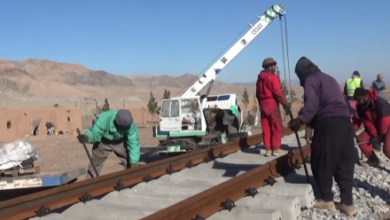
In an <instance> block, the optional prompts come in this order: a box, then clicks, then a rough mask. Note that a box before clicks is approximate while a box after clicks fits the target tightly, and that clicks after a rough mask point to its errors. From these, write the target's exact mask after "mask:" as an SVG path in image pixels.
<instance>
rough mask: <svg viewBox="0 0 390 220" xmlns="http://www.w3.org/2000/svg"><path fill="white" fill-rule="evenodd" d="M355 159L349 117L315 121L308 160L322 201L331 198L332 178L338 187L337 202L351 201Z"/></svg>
mask: <svg viewBox="0 0 390 220" xmlns="http://www.w3.org/2000/svg"><path fill="white" fill-rule="evenodd" d="M357 159H358V155H357V152H356V149H355V143H354V130H353V127H352V123H351V119H350V118H348V117H332V118H326V119H320V120H316V121H315V123H314V135H313V140H312V143H311V160H310V161H311V169H312V171H313V176H314V179H315V180H316V183H317V186H318V189H319V191H320V193H321V199H322V200H324V201H326V202H329V201H333V192H332V183H333V177H334V179H335V181H336V183H337V185H338V186H339V188H340V194H341V203H343V204H345V205H352V204H353V198H352V187H353V175H354V169H355V162H356V160H357Z"/></svg>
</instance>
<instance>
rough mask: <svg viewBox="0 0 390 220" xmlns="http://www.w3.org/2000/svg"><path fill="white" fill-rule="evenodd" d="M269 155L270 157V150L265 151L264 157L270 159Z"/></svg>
mask: <svg viewBox="0 0 390 220" xmlns="http://www.w3.org/2000/svg"><path fill="white" fill-rule="evenodd" d="M271 155H272V151H271V150H266V151H265V154H264V156H265V157H270V156H271Z"/></svg>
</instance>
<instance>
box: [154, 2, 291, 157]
mask: <svg viewBox="0 0 390 220" xmlns="http://www.w3.org/2000/svg"><path fill="white" fill-rule="evenodd" d="M282 15H284V8H283V6H281V5H277V4H275V5H272V6H271V7H270V8H268V9H267V10H266V11H265V13H264V14H263V15H261V16H258V20H257V22H256V23H255V24H254V25H252V24H251V23H249V27H250V29H249V30H248V31H247V32H246V33H245V34H244V35H243V36H242V37H241V38H240V39H239V40H238V41H237V42H236V43H235V44H234V45H233V46H231V47H230V49H229V50H227V51H226V52H225V54H223V55H222V57H220V58H219V59H218V60H217V61H216V62H215V63H214V64H213V65H212V66H211V67H210V68H209V69H208V70H206V71H205V73H204V74H203V75H202V76H201V77H200V78H199V79H198V80H197V81H196V82H195V83H194V84H193V85H192V86H191V87H190V88H189V89H188V90H187V91H186V92H185V93H184V94H183V95H182V96H181V97H173V98H170V99H163V100H162V104H161V110H160V111H159V112H158V113H159V115H160V125H159V126H154V127H153V136H154V137H155V138H164V140H160V145H159V146H158V152H159V153H178V152H186V151H189V150H196V149H199V148H202V147H208V146H210V145H211V144H218V143H226V142H228V141H232V140H237V139H238V138H240V137H242V136H248V135H251V128H252V126H254V125H257V124H258V117H259V110H258V109H259V108H258V106H257V112H255V116H253V115H249V114H248V118H247V119H246V120H245V121H243V114H242V113H241V108H240V106H239V102H238V99H237V96H236V94H221V95H209V93H210V90H211V87H212V86H213V83H214V81H215V79H216V78H217V76H218V74H219V73H220V72H221V71H222V70H223V68H225V67H226V66H227V65H228V64H229V63H230V62H231V61H232V60H233V59H234V58H235V57H236V56H237V55H238V54H239V53H240V52H241V51H242V50H243V49H244V48H245V47H246V46H248V45H249V43H250V42H252V41H253V40H254V39H255V38H256V37H257V36H258V35H259V34H260V33H261V32H262V31H263V30H264V29H265V28H266V27H267V26H268V25H269V24H271V23H272V21H273V20H274V19H275V18H277V17H279V16H282ZM207 84H209V86H208V88H207V91H206V94H205V95H202V96H199V95H198V94H199V92H200V91H201V90H202V89H203V88H204V87H205V86H206V85H207Z"/></svg>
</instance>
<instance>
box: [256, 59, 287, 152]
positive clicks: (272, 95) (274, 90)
mask: <svg viewBox="0 0 390 220" xmlns="http://www.w3.org/2000/svg"><path fill="white" fill-rule="evenodd" d="M276 65H277V63H276V61H275V60H274V59H272V58H267V59H265V60H264V61H263V68H264V70H263V71H261V72H260V74H259V75H258V78H257V83H256V98H257V100H258V102H259V106H260V113H261V128H262V130H263V142H264V148H265V149H266V153H265V156H266V157H268V156H271V155H273V156H279V155H281V154H282V151H281V150H280V145H281V143H282V132H283V124H282V117H281V114H280V110H279V104H282V105H283V107H284V109H285V110H286V111H287V110H289V105H288V103H287V100H286V97H284V95H283V92H282V88H281V86H280V81H279V77H278V76H277V75H276V74H275V72H276Z"/></svg>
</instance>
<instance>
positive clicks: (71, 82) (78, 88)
mask: <svg viewBox="0 0 390 220" xmlns="http://www.w3.org/2000/svg"><path fill="white" fill-rule="evenodd" d="M197 79H198V76H196V75H193V74H188V73H187V74H183V75H181V76H177V77H174V76H170V75H161V76H150V75H138V76H137V75H131V76H128V77H126V76H120V75H115V74H111V73H108V72H106V71H103V70H97V71H95V70H90V69H88V68H87V67H85V66H82V65H80V64H70V63H64V62H56V61H50V60H41V59H27V60H22V61H12V60H4V59H0V93H1V94H2V96H5V97H9V98H12V97H17V96H20V97H26V96H28V97H34V96H35V97H97V96H99V97H100V96H102V97H119V96H139V97H141V98H142V99H145V98H148V97H149V93H150V91H153V92H155V93H160V92H161V90H162V91H163V90H164V89H168V90H171V91H172V92H175V93H178V94H181V93H182V92H184V91H185V90H186V89H188V87H189V86H190V85H192V84H193V83H194V82H196V80H197ZM241 90H242V91H243V87H241V86H237V85H232V84H229V83H225V82H221V81H216V82H215V83H214V85H213V89H212V93H227V92H237V94H239V93H242V91H241Z"/></svg>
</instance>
